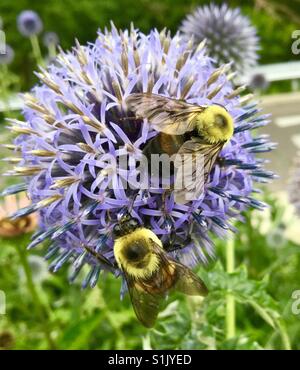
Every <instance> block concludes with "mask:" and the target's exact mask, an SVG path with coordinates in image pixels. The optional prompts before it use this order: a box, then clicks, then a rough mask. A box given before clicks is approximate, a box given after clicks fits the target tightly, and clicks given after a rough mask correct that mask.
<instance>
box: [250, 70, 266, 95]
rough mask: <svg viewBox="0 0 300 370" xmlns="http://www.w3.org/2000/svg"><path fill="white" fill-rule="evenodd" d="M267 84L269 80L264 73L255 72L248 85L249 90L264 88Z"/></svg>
mask: <svg viewBox="0 0 300 370" xmlns="http://www.w3.org/2000/svg"><path fill="white" fill-rule="evenodd" d="M268 86H269V81H268V80H267V79H266V77H265V75H264V74H262V73H256V74H254V75H253V76H251V80H250V83H249V87H250V89H251V90H253V91H255V90H261V91H263V90H266V89H267V88H268Z"/></svg>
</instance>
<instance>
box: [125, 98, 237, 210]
mask: <svg viewBox="0 0 300 370" xmlns="http://www.w3.org/2000/svg"><path fill="white" fill-rule="evenodd" d="M126 103H127V107H128V109H129V110H130V111H131V112H133V113H134V114H135V115H136V117H137V118H141V119H143V118H146V119H147V120H148V122H149V124H150V125H151V126H152V127H153V128H154V129H155V130H156V131H158V132H159V134H158V135H157V136H155V137H154V138H153V139H152V140H151V141H150V142H149V143H148V144H147V145H146V147H145V148H144V154H145V155H146V156H147V157H148V158H149V159H150V158H151V154H162V153H166V154H168V155H169V156H172V155H174V154H181V159H180V160H181V164H182V166H183V167H181V168H184V167H188V166H193V168H194V169H193V171H194V175H195V172H196V171H198V172H199V171H201V172H202V173H203V176H192V178H193V179H196V180H195V181H196V183H195V184H193V185H192V186H190V185H191V184H189V183H187V184H186V186H185V187H184V188H183V189H175V190H174V191H175V197H176V201H177V202H178V203H186V201H185V199H187V198H188V193H189V192H190V193H193V197H194V199H198V197H199V195H200V194H201V191H202V189H203V186H204V184H205V183H206V182H207V180H208V177H209V174H210V172H211V170H212V168H213V166H214V164H215V162H216V160H217V158H218V156H219V153H220V151H221V150H222V148H223V147H224V145H225V144H226V143H227V142H228V141H229V140H230V138H231V137H232V135H233V132H234V124H233V118H232V117H231V115H230V114H229V113H228V112H227V110H226V109H225V108H224V107H223V106H221V105H217V104H212V105H202V106H200V105H195V104H189V103H187V102H185V101H183V100H177V99H172V98H169V97H165V96H161V95H156V94H149V93H140V94H131V95H129V96H128V98H127V99H126ZM185 154H189V156H185ZM199 155H202V158H203V162H201V163H202V168H199V166H198V167H197V165H196V160H197V158H199V157H198V156H199ZM188 162H193V163H188ZM180 175H181V176H182V177H184V175H183V174H182V173H180ZM177 176H178V174H177Z"/></svg>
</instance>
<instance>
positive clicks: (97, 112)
mask: <svg viewBox="0 0 300 370" xmlns="http://www.w3.org/2000/svg"><path fill="white" fill-rule="evenodd" d="M229 68H230V66H228V65H223V66H221V67H220V68H218V69H217V68H215V67H214V66H213V64H212V62H211V59H210V58H209V57H208V56H206V54H205V50H204V48H203V47H202V48H201V47H198V49H197V51H193V48H192V44H191V43H189V42H185V41H184V40H183V39H182V38H181V37H180V36H179V34H176V35H175V36H174V37H171V36H170V34H169V33H168V32H166V31H162V32H161V33H159V32H158V31H157V30H153V31H151V32H150V34H148V35H145V34H143V33H141V32H139V31H138V30H135V29H133V28H132V29H131V30H125V31H118V30H117V29H116V28H115V27H114V25H112V27H111V30H110V31H109V30H105V31H104V32H99V34H98V37H97V39H96V41H95V42H94V43H90V44H88V45H86V46H82V45H80V44H79V43H78V42H77V43H76V47H74V49H73V50H72V51H71V52H67V53H65V52H61V53H60V54H59V55H58V57H57V61H56V63H55V65H50V66H49V67H48V69H47V70H43V69H42V70H41V72H40V73H38V74H37V75H38V77H39V79H40V81H41V83H40V85H38V86H36V87H34V88H33V90H32V91H31V93H30V94H25V96H24V99H25V104H26V108H25V110H24V117H25V120H24V121H16V120H11V130H12V131H15V132H16V133H17V134H19V136H18V137H17V138H16V140H15V142H14V145H13V146H11V145H10V146H9V148H11V149H13V150H14V152H15V155H18V156H20V163H19V164H18V165H17V166H16V167H15V168H14V169H13V170H12V171H11V174H13V175H16V176H21V177H25V182H24V183H22V184H20V185H14V186H12V187H10V188H8V189H7V190H6V191H5V192H4V194H11V193H15V192H18V191H23V190H25V189H27V192H28V195H29V197H30V199H31V200H32V205H31V206H29V207H27V208H25V209H21V210H20V211H19V212H17V213H16V214H15V217H19V216H23V215H26V214H29V213H31V212H38V213H39V216H40V231H39V232H38V233H36V234H35V235H34V236H33V239H32V242H31V244H30V245H29V248H33V247H36V246H37V245H38V244H39V243H41V242H43V241H45V240H48V241H49V243H50V247H49V250H48V252H47V255H46V258H47V259H52V262H51V264H50V268H51V270H53V271H57V270H59V269H60V268H61V267H62V266H63V265H64V264H65V263H66V262H68V261H69V262H71V263H73V266H74V272H73V274H72V276H71V278H70V279H71V281H72V280H74V279H75V278H76V276H77V275H78V273H79V272H80V269H81V268H82V266H83V265H84V264H86V263H87V264H89V265H90V266H91V267H90V272H89V273H88V275H87V277H86V279H85V280H84V282H83V287H86V286H87V285H91V286H95V285H96V283H97V280H98V278H99V274H100V271H102V270H111V271H112V272H113V273H114V274H115V275H119V274H120V271H118V269H117V268H115V267H113V265H114V262H115V259H114V253H113V243H114V241H113V238H112V229H113V227H114V225H115V224H116V223H117V222H118V220H119V219H120V217H122V215H123V214H124V213H126V212H128V211H129V212H130V213H131V215H132V216H133V217H135V218H137V219H138V220H139V222H140V224H141V225H143V226H145V227H147V228H150V229H151V230H152V231H153V232H154V233H155V234H157V235H158V237H159V238H160V239H161V240H162V242H163V243H164V245H170V243H172V245H173V247H174V248H173V249H174V250H173V251H172V252H170V253H171V254H172V256H173V257H174V258H176V259H178V260H179V261H181V262H182V263H184V264H186V265H188V266H191V267H193V266H195V265H197V264H199V263H201V262H206V261H207V259H208V258H209V257H211V256H213V242H212V240H211V237H210V235H211V234H214V235H216V236H217V237H224V236H225V235H226V234H227V233H228V231H230V230H235V228H234V226H232V222H234V221H235V220H236V219H241V218H242V216H241V212H242V211H244V210H246V209H247V208H248V207H252V208H263V207H264V204H262V203H261V202H259V201H257V200H255V199H254V198H253V197H252V195H251V194H252V193H253V192H255V191H256V190H255V189H254V185H253V183H254V182H255V181H258V182H265V181H268V179H269V178H272V177H273V174H272V173H270V172H266V171H264V170H263V168H262V166H263V160H259V161H258V160H256V158H255V154H256V153H262V152H268V151H270V150H271V149H272V148H273V146H274V145H273V144H272V143H269V141H268V139H267V138H266V137H265V136H256V137H255V138H253V137H252V135H251V130H252V129H256V128H258V127H260V126H263V125H265V124H267V122H268V117H267V116H266V115H260V113H259V112H260V109H259V108H257V106H256V104H255V102H250V101H251V96H249V95H246V96H244V97H240V93H241V91H242V89H241V88H238V89H236V90H234V89H233V87H232V84H231V81H230V76H232V74H229V75H227V73H228V72H229ZM147 91H148V92H152V93H156V94H161V95H165V96H169V97H176V98H182V99H185V100H186V101H188V102H191V103H196V104H199V105H203V104H211V103H212V102H214V103H215V104H221V105H223V106H225V107H226V109H227V110H228V112H229V113H230V114H231V115H232V117H233V118H234V124H235V134H234V136H233V137H232V139H231V141H230V142H229V143H228V144H227V145H226V147H225V148H224V149H223V150H222V152H221V161H219V162H218V163H217V164H216V166H215V167H214V169H213V170H212V172H211V175H210V179H209V181H208V183H207V184H206V186H205V191H204V193H203V195H202V196H201V198H199V199H197V200H195V201H190V202H189V203H187V204H176V203H175V202H174V197H173V194H172V193H169V194H168V195H167V196H166V194H165V192H164V190H163V189H157V188H151V186H149V188H148V189H141V188H140V186H138V185H137V186H135V185H134V184H133V185H132V184H131V186H126V185H128V183H126V182H125V183H124V179H128V178H131V177H134V176H132V175H137V171H138V170H137V168H138V161H139V159H140V156H141V153H142V151H143V148H144V147H145V146H146V145H147V143H148V142H149V140H150V139H151V138H153V137H154V136H155V135H157V132H156V131H155V130H154V129H153V128H151V126H150V125H149V124H148V122H147V121H146V120H142V119H138V120H137V119H132V113H131V112H129V111H128V110H127V106H126V103H125V101H126V98H127V97H128V96H129V95H130V94H131V93H137V92H147ZM111 157H112V158H116V159H117V158H119V159H120V158H123V157H129V158H130V162H129V165H128V167H126V168H125V169H124V168H123V169H119V168H118V167H116V166H114V165H113V164H112V163H111V162H110V161H109V159H110V158H111ZM126 175H129V176H126ZM130 176H131V177H130ZM121 179H122V181H120V180H121ZM118 183H119V184H123V185H121V186H114V185H115V184H118ZM111 184H113V186H110V185H111ZM86 247H88V248H89V249H90V250H93V251H97V253H98V254H99V255H101V256H102V257H103V261H101V262H100V261H98V260H96V259H95V257H94V256H93V255H92V254H91V253H89V251H88V250H87V248H86Z"/></svg>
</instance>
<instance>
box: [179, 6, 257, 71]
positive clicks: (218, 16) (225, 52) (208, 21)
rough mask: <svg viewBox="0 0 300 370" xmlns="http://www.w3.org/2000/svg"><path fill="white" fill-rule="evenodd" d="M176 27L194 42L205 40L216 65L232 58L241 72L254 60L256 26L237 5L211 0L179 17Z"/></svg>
mask: <svg viewBox="0 0 300 370" xmlns="http://www.w3.org/2000/svg"><path fill="white" fill-rule="evenodd" d="M180 30H181V32H182V34H183V35H184V37H185V38H186V39H187V40H189V39H190V38H191V37H193V38H194V43H195V45H198V44H199V42H201V41H203V40H206V44H207V50H208V54H209V55H210V56H211V57H212V58H214V59H215V61H216V62H217V64H219V65H220V64H223V63H228V62H233V63H234V69H235V70H236V71H238V72H240V73H242V72H245V71H246V70H247V69H249V68H250V67H253V66H254V65H255V64H256V62H257V59H258V55H257V51H258V49H259V47H258V37H257V35H256V29H255V28H254V27H253V26H252V25H251V23H250V20H249V19H248V17H246V16H244V15H242V14H241V11H240V9H239V8H234V9H231V8H229V7H228V5H227V4H222V5H221V6H218V5H215V4H213V3H211V4H209V5H205V6H203V7H198V8H197V9H196V10H195V11H194V12H193V13H192V14H189V15H188V16H187V17H186V18H185V19H184V20H183V22H182V25H181V27H180Z"/></svg>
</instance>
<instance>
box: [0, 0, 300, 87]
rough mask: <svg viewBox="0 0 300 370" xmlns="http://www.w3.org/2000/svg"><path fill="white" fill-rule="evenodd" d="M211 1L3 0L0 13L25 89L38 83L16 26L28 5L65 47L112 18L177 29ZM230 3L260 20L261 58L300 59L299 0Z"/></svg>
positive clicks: (266, 60) (92, 34) (143, 26)
mask: <svg viewBox="0 0 300 370" xmlns="http://www.w3.org/2000/svg"><path fill="white" fill-rule="evenodd" d="M208 3H209V1H207V0H139V1H136V0H81V1H74V0H64V1H58V0H48V1H47V2H44V1H39V0H18V1H11V0H1V2H0V16H1V17H2V19H3V23H4V30H5V31H6V35H7V42H8V43H9V44H11V45H12V46H13V48H14V49H15V50H16V60H15V62H14V64H13V69H14V70H15V71H17V72H18V75H21V77H22V88H23V89H28V88H29V87H30V86H31V85H32V83H33V74H32V69H33V68H35V63H34V61H33V58H32V54H31V46H30V43H29V41H28V40H27V39H25V38H24V37H23V36H21V35H20V34H19V32H18V30H17V26H16V17H17V16H18V14H19V13H20V12H21V11H22V10H24V9H33V10H35V11H37V12H38V13H39V15H40V17H41V18H42V20H43V22H44V30H45V31H55V32H56V33H57V34H58V35H59V37H60V40H61V45H62V47H63V48H70V47H72V45H73V44H74V39H75V37H76V38H78V39H79V41H80V42H81V43H86V42H88V41H93V40H94V39H95V37H96V32H97V29H99V28H101V29H103V28H104V27H107V26H108V27H109V22H110V20H113V22H114V23H115V24H116V26H117V27H119V28H128V27H129V25H130V22H134V24H135V26H136V27H138V28H140V29H141V30H142V31H144V32H148V31H149V30H150V29H151V28H153V27H157V28H158V29H162V28H164V27H167V28H169V29H170V30H171V31H172V32H173V33H174V32H176V30H177V29H178V27H179V25H180V23H181V21H182V19H183V18H184V17H185V15H186V14H187V13H189V12H191V11H192V10H193V9H195V8H196V7H197V6H199V5H203V4H208ZM215 3H222V1H215ZM229 4H230V5H231V6H241V7H242V9H243V12H244V13H245V14H247V15H249V17H250V18H251V20H252V21H253V23H254V24H255V25H256V27H257V29H258V34H259V36H260V39H261V50H260V62H261V63H274V62H281V61H286V60H291V59H295V58H297V56H294V55H292V53H291V44H292V39H291V33H292V31H293V30H295V29H299V28H300V26H299V25H300V6H299V0H291V1H289V2H288V3H286V4H284V5H283V4H282V2H280V1H279V0H256V1H254V0H247V1H235V0H233V1H229Z"/></svg>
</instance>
